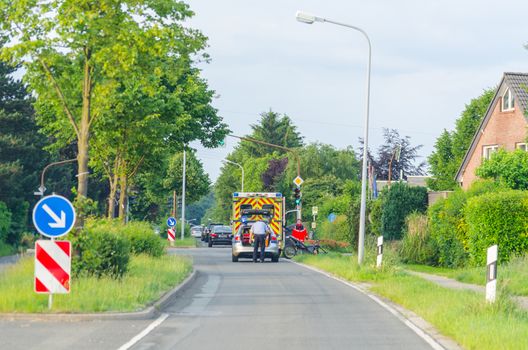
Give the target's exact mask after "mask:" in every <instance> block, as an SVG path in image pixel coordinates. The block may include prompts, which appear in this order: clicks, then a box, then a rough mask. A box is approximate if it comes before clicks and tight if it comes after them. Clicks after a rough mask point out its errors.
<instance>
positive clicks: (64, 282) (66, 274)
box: [33, 191, 76, 309]
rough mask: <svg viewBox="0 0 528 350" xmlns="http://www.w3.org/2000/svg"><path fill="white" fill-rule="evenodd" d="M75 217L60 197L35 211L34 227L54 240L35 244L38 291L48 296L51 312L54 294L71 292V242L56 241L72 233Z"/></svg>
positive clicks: (42, 203)
mask: <svg viewBox="0 0 528 350" xmlns="http://www.w3.org/2000/svg"><path fill="white" fill-rule="evenodd" d="M42 192H43V191H42ZM75 216H76V214H75V209H74V208H73V205H72V204H71V202H70V201H69V200H67V199H66V198H64V197H62V196H58V195H51V196H47V197H44V198H42V199H41V200H40V201H38V202H37V204H36V205H35V207H34V208H33V224H34V225H35V228H36V229H37V231H38V232H39V233H40V234H42V235H43V236H46V237H49V238H51V241H49V240H38V241H36V242H35V278H34V286H35V292H36V293H48V294H49V299H48V307H49V309H51V307H52V304H53V294H54V293H56V294H58V293H69V292H70V275H71V243H70V242H69V241H56V240H55V238H58V237H62V236H64V235H66V234H67V233H68V232H70V230H71V229H72V228H73V225H74V224H75Z"/></svg>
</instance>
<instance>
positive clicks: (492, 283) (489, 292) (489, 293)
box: [486, 245, 498, 303]
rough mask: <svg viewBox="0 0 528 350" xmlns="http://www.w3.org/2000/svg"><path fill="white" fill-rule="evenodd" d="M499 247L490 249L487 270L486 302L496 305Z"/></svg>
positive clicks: (495, 246)
mask: <svg viewBox="0 0 528 350" xmlns="http://www.w3.org/2000/svg"><path fill="white" fill-rule="evenodd" d="M497 257H498V247H497V245H494V246H491V247H489V248H488V256H487V262H486V265H487V269H486V301H487V302H488V303H494V302H495V297H496V295H497Z"/></svg>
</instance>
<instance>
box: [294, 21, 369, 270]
mask: <svg viewBox="0 0 528 350" xmlns="http://www.w3.org/2000/svg"><path fill="white" fill-rule="evenodd" d="M295 17H296V18H297V20H298V21H299V22H302V23H307V24H312V23H314V22H328V23H332V24H336V25H338V26H342V27H347V28H350V29H354V30H357V31H358V32H360V33H361V34H363V35H364V36H365V38H366V39H367V42H368V63H367V96H366V109H365V133H364V136H363V140H364V144H363V168H362V170H361V209H360V216H359V242H358V263H359V264H361V263H362V262H363V257H364V254H365V214H366V210H367V156H368V153H367V150H368V126H369V104H370V62H371V51H372V47H371V44H370V39H369V37H368V35H367V33H366V32H365V31H364V30H363V29H361V28H358V27H355V26H352V25H349V24H345V23H339V22H335V21H332V20H329V19H326V18H322V17H317V16H314V15H312V14H309V13H305V12H302V11H297V13H296V14H295Z"/></svg>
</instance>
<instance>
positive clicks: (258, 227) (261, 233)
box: [250, 220, 271, 262]
mask: <svg viewBox="0 0 528 350" xmlns="http://www.w3.org/2000/svg"><path fill="white" fill-rule="evenodd" d="M250 232H251V235H252V236H253V262H257V252H258V247H259V246H260V262H264V256H265V254H266V235H267V234H269V233H270V232H271V229H270V228H269V226H268V224H267V223H266V222H265V221H263V220H259V221H257V222H255V223H254V224H253V225H252V226H251V230H250Z"/></svg>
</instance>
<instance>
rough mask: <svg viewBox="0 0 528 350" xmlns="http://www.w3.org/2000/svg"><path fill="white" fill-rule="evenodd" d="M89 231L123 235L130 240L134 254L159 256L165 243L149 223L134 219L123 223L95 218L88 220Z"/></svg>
mask: <svg viewBox="0 0 528 350" xmlns="http://www.w3.org/2000/svg"><path fill="white" fill-rule="evenodd" d="M85 227H86V228H87V230H88V231H89V232H112V233H114V234H118V235H121V236H123V237H125V238H127V239H128V240H129V241H130V251H131V253H133V254H136V255H137V254H148V255H150V256H154V257H159V256H161V255H162V254H163V251H164V243H163V241H162V240H161V239H160V238H159V236H158V235H156V234H155V233H154V230H153V229H152V227H151V226H150V224H149V223H147V222H143V221H132V222H129V223H128V224H126V225H125V224H123V223H122V222H121V221H118V220H93V219H89V220H88V221H87V222H86V226H85Z"/></svg>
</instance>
